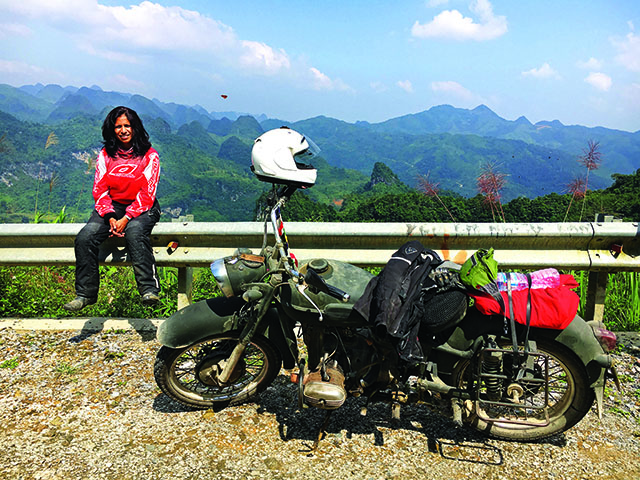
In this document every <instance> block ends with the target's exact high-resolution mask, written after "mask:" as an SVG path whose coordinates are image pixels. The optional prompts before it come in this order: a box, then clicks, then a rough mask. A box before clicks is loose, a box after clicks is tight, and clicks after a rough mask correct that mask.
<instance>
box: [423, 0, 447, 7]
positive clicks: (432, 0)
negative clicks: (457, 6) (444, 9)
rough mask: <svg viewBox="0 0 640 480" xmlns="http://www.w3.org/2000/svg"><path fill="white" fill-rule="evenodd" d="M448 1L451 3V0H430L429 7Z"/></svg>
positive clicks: (444, 3)
mask: <svg viewBox="0 0 640 480" xmlns="http://www.w3.org/2000/svg"><path fill="white" fill-rule="evenodd" d="M447 3H449V0H429V1H428V2H427V7H431V8H434V7H439V6H440V5H446V4H447Z"/></svg>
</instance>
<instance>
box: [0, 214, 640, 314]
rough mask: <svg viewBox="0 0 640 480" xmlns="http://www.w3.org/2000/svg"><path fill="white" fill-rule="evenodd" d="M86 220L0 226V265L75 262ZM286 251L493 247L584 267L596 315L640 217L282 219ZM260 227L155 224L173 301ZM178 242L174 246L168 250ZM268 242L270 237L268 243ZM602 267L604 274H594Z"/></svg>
mask: <svg viewBox="0 0 640 480" xmlns="http://www.w3.org/2000/svg"><path fill="white" fill-rule="evenodd" d="M83 225H84V224H0V265H56V264H59V265H73V264H74V263H75V256H74V252H73V242H74V239H75V236H76V235H77V233H78V231H79V230H80V229H81V228H82V226H83ZM285 226H286V233H287V235H288V238H289V242H290V246H291V250H292V252H293V253H294V254H295V255H296V257H297V258H298V259H300V260H304V259H310V258H319V257H320V258H332V259H337V260H342V261H346V262H349V263H353V264H356V265H360V266H382V265H384V264H386V262H387V260H388V259H389V257H390V255H391V254H392V253H393V252H394V251H395V250H397V248H398V247H399V246H400V245H402V244H403V243H404V242H405V241H407V240H408V239H414V240H419V241H420V242H421V243H422V244H423V245H424V246H425V247H427V248H430V249H432V250H435V251H436V252H438V253H439V254H440V255H441V257H442V258H444V259H447V260H452V261H454V262H456V263H463V262H464V260H466V258H467V257H468V256H469V255H471V254H472V253H473V252H475V251H476V250H478V249H480V248H488V247H493V248H494V249H495V258H496V260H497V261H498V263H499V264H500V268H501V269H503V270H508V269H517V268H522V269H538V268H546V267H555V268H558V269H575V270H587V271H589V272H590V278H589V286H590V289H589V293H588V299H587V305H588V308H587V309H588V313H592V317H591V318H595V319H598V318H602V306H603V303H604V295H605V294H606V277H607V275H606V274H607V273H609V272H617V271H640V230H639V227H638V223H622V222H603V223H598V222H590V223H587V222H582V223H307V222H289V223H286V225H285ZM263 235H264V225H263V224H262V223H257V222H231V223H218V222H215V223H213V222H211V223H209V222H185V223H159V224H158V225H156V227H155V228H154V230H153V232H152V235H151V240H152V244H153V247H154V252H155V256H156V261H157V263H158V265H160V266H172V267H178V270H179V275H178V277H179V297H178V301H179V306H183V305H184V304H186V303H189V301H190V298H191V297H190V288H191V270H190V269H191V268H192V267H201V266H208V265H209V264H210V263H211V261H212V260H214V259H216V258H220V257H224V256H227V255H231V254H232V253H233V252H234V251H235V249H236V248H237V247H248V248H252V249H253V250H254V251H255V252H257V251H259V250H260V248H261V246H262V243H263ZM172 242H177V244H178V247H177V248H176V249H175V250H173V249H169V248H167V246H168V245H169V244H170V243H172ZM272 242H273V237H272V236H271V235H269V238H268V244H271V243H272ZM101 260H102V261H103V262H105V263H111V264H122V263H126V262H127V259H126V249H125V248H124V241H123V239H120V238H117V239H116V238H112V239H109V240H108V241H107V242H105V243H104V244H103V246H102V249H101ZM601 273H604V275H600V274H601Z"/></svg>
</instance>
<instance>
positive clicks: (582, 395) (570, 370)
mask: <svg viewBox="0 0 640 480" xmlns="http://www.w3.org/2000/svg"><path fill="white" fill-rule="evenodd" d="M502 347H503V348H510V346H509V344H508V343H506V342H505V343H504V344H502ZM537 351H538V353H539V354H541V355H540V356H538V357H536V363H538V364H539V365H540V366H539V367H536V371H537V372H538V377H539V378H540V379H543V378H544V376H546V374H545V373H543V372H545V371H548V388H545V387H544V386H540V383H534V382H527V381H521V382H519V385H520V387H519V388H521V389H522V391H523V396H522V398H521V399H520V400H519V402H514V403H513V405H507V406H505V405H504V404H505V403H506V404H508V403H509V401H511V400H509V399H507V395H506V391H507V388H508V386H507V385H503V386H502V387H501V388H502V392H503V395H504V396H503V398H502V399H500V400H499V401H498V402H491V401H489V400H488V398H487V390H486V389H484V388H482V387H481V390H480V392H479V394H478V399H477V400H475V401H468V402H467V409H466V410H467V414H468V418H467V420H468V421H469V423H470V426H471V427H473V428H475V429H476V430H479V431H481V432H483V433H485V434H488V435H490V436H492V437H495V438H501V439H504V440H511V441H520V442H528V441H533V440H539V439H542V438H546V437H550V436H552V435H555V434H558V433H561V432H564V431H565V430H568V429H569V428H571V427H572V426H574V425H575V424H576V423H578V422H579V421H580V420H582V418H583V417H584V416H585V415H586V414H587V412H588V411H589V409H590V408H591V406H592V404H593V401H594V398H595V394H594V392H593V390H592V389H591V388H590V386H589V382H588V376H587V372H586V369H585V367H584V366H583V364H582V363H581V362H580V360H578V358H577V357H576V355H575V354H574V353H573V352H571V351H569V350H568V349H566V348H565V347H563V346H562V345H560V344H558V343H557V342H554V341H553V340H544V339H538V340H537ZM545 357H546V358H548V365H545V363H546V362H545V360H544V359H545ZM506 360H507V362H505V363H507V364H508V360H509V358H507V359H506ZM470 367H471V362H469V361H464V362H461V363H460V364H459V365H458V367H457V368H456V370H455V371H454V379H455V382H456V383H455V385H457V386H458V387H460V388H467V387H468V385H469V381H470V378H471V374H472V372H471V370H472V369H471V368H470ZM547 369H548V370H547ZM512 388H513V387H512ZM516 388H517V387H516ZM545 406H546V408H545Z"/></svg>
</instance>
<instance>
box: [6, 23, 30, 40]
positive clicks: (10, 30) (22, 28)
mask: <svg viewBox="0 0 640 480" xmlns="http://www.w3.org/2000/svg"><path fill="white" fill-rule="evenodd" d="M31 33H32V30H31V29H30V28H29V27H27V26H26V25H20V24H19V23H0V38H3V37H11V36H19V37H28V36H29V35H31Z"/></svg>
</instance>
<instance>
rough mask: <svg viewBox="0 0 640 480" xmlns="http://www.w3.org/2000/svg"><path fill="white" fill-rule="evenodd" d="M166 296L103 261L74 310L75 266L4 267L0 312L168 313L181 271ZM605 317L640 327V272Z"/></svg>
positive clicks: (618, 282)
mask: <svg viewBox="0 0 640 480" xmlns="http://www.w3.org/2000/svg"><path fill="white" fill-rule="evenodd" d="M158 271H159V274H160V280H161V286H162V292H161V301H160V303H159V305H158V306H156V307H154V308H150V307H145V306H144V305H142V303H141V302H140V295H139V294H138V292H137V290H136V284H135V280H134V277H133V271H132V269H131V267H115V266H102V267H100V272H101V285H100V294H99V297H98V303H96V304H95V305H91V306H89V307H87V308H86V309H84V310H83V311H82V312H79V313H76V314H72V313H69V312H67V311H66V310H63V309H62V305H63V304H64V303H65V302H67V301H68V300H69V299H71V298H73V296H74V268H73V267H0V317H2V318H64V317H70V316H71V317H74V316H75V317H87V316H90V317H111V318H164V317H168V316H169V315H171V314H172V313H174V312H175V311H176V310H177V297H178V294H177V293H178V273H177V269H176V268H171V267H161V268H159V269H158ZM567 273H572V274H573V275H574V276H575V278H576V280H577V281H578V282H579V283H580V285H581V287H580V289H579V290H578V294H580V297H581V304H580V310H579V313H581V312H582V311H583V309H584V299H585V298H586V294H585V293H586V282H587V277H588V275H587V272H567ZM217 295H220V291H219V290H218V288H217V286H216V284H215V280H214V278H213V276H212V275H211V272H210V271H209V269H208V268H198V269H195V272H194V286H193V301H199V300H203V299H206V298H210V297H213V296H217ZM604 319H605V324H606V326H607V328H608V329H610V330H614V331H640V272H621V273H615V274H610V275H609V284H608V287H607V297H606V302H605V307H604Z"/></svg>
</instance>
